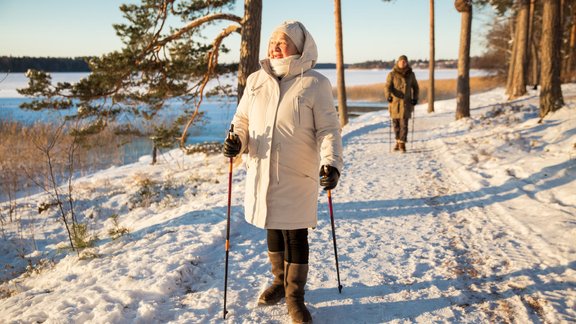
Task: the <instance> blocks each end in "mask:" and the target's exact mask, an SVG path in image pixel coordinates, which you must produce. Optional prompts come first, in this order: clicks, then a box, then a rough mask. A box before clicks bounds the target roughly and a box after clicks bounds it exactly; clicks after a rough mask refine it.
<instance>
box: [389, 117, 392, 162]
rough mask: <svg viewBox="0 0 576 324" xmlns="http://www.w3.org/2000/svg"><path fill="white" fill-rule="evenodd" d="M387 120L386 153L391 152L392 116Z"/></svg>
mask: <svg viewBox="0 0 576 324" xmlns="http://www.w3.org/2000/svg"><path fill="white" fill-rule="evenodd" d="M388 120H389V121H390V124H389V125H388V153H392V117H390V118H389V119H388Z"/></svg>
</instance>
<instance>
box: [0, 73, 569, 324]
mask: <svg viewBox="0 0 576 324" xmlns="http://www.w3.org/2000/svg"><path fill="white" fill-rule="evenodd" d="M563 93H564V98H565V100H566V101H567V106H566V107H564V108H562V109H561V110H560V111H558V112H556V113H553V114H551V115H550V116H547V117H546V118H545V119H544V120H543V122H542V123H540V124H539V123H538V111H537V110H538V94H537V93H536V92H530V93H529V94H528V95H527V96H525V97H522V98H520V99H518V100H515V101H512V102H507V101H506V96H505V95H504V91H503V89H496V90H493V91H490V92H487V93H483V94H478V95H473V96H472V97H471V103H472V110H471V113H472V118H469V119H464V120H460V121H455V120H454V112H455V106H456V104H455V100H446V101H438V102H436V104H435V108H436V113H434V114H427V113H425V111H426V108H427V107H426V105H419V106H417V108H416V109H417V114H416V120H415V131H414V132H413V133H411V134H410V137H409V138H410V139H412V141H411V143H409V144H408V152H407V153H406V154H400V153H390V152H389V149H390V144H391V143H390V141H389V138H390V137H389V136H390V134H389V127H388V126H389V119H388V114H387V113H385V112H374V113H367V114H364V115H362V116H360V117H357V118H355V119H352V120H351V122H350V124H349V125H348V126H346V127H345V128H344V130H343V140H344V145H345V146H344V148H345V155H344V156H345V162H346V165H345V170H344V172H343V174H342V178H341V182H340V184H339V186H338V187H337V188H336V189H334V190H333V192H332V196H333V201H334V216H335V219H336V236H337V243H338V256H339V266H340V278H341V282H342V285H343V286H344V288H343V290H342V293H341V294H339V293H338V289H337V279H336V271H335V264H334V253H333V246H332V236H331V228H330V221H329V214H328V207H327V198H326V195H325V194H324V193H321V195H320V198H319V204H320V208H319V210H320V212H319V215H318V217H319V224H318V227H317V228H316V229H313V230H310V234H309V238H310V248H311V253H310V265H311V267H310V273H309V281H308V285H307V291H306V302H307V305H308V307H309V309H310V311H311V313H312V316H313V318H314V322H315V323H382V322H391V323H404V322H421V323H431V322H458V323H479V322H516V323H529V322H546V323H568V322H575V321H576V289H575V288H576V195H575V192H576V190H575V189H576V182H575V180H576V131H575V130H576V116H575V112H576V84H569V85H564V86H563ZM227 180H228V165H227V162H226V159H225V158H223V157H222V156H219V155H204V154H195V155H190V156H186V155H183V154H182V153H181V152H180V151H178V150H175V151H170V152H168V153H166V154H164V155H163V156H162V158H161V159H160V161H159V163H158V164H157V165H155V166H151V165H150V158H148V157H143V158H141V159H140V161H138V162H137V163H133V164H129V165H125V166H121V167H113V168H110V169H107V170H102V171H100V172H98V173H95V174H92V175H89V176H86V177H83V178H79V179H77V180H76V182H75V189H74V193H75V196H76V198H75V201H76V206H77V212H78V214H79V215H80V219H81V220H82V221H85V222H87V223H88V224H89V228H90V230H91V233H93V234H97V235H98V237H99V238H100V240H99V241H98V242H97V244H96V246H95V247H93V248H90V249H87V250H85V251H84V252H83V253H82V255H81V257H80V258H79V257H78V256H77V255H76V254H74V253H72V252H70V251H67V250H63V247H64V246H66V243H67V239H66V236H65V232H64V230H63V227H62V225H61V224H60V222H59V221H57V214H56V209H55V208H51V209H49V210H48V211H47V212H44V213H43V214H40V215H39V214H38V212H37V208H36V206H37V205H38V204H39V203H41V202H44V201H47V198H46V197H45V196H44V195H42V194H37V195H33V196H29V197H26V198H25V199H21V200H18V201H17V202H16V203H17V206H18V214H17V217H18V219H20V220H21V223H18V222H14V223H5V224H4V225H3V231H2V241H1V244H0V250H1V253H0V255H1V257H0V263H1V269H0V271H1V272H0V277H1V278H2V279H3V280H5V281H4V282H3V283H2V284H1V285H0V298H1V299H0V322H2V323H20V322H46V323H85V322H88V323H206V322H222V310H223V292H224V256H225V252H224V242H225V235H226V201H227ZM244 182H245V171H244V168H243V166H240V167H239V168H237V169H235V170H234V177H233V192H232V219H231V239H230V241H231V248H230V263H229V265H230V268H229V271H228V290H227V293H228V295H227V309H228V311H229V314H228V315H227V317H226V320H225V321H224V322H227V323H284V322H288V320H289V317H288V315H287V311H286V308H285V305H284V302H281V303H280V304H279V305H277V306H269V307H256V306H255V303H256V298H257V296H258V295H259V293H260V292H261V291H262V290H263V289H264V288H265V287H266V285H267V284H269V283H270V282H271V278H270V275H269V264H268V262H267V256H266V240H265V231H263V230H260V229H257V228H255V227H253V226H251V225H249V224H247V223H246V222H245V221H244V219H243V209H242V197H243V192H244ZM7 207H8V206H7V205H6V204H3V205H0V212H1V215H2V216H4V217H5V218H6V217H7V216H6V215H7ZM114 215H117V216H114ZM114 218H116V219H117V220H118V225H114V223H113V219H114ZM18 224H21V225H22V226H20V227H19V226H17V225H18ZM115 227H122V228H126V229H129V234H128V235H125V236H122V237H120V238H118V239H115V240H112V239H111V238H110V235H109V234H108V231H109V230H110V229H113V228H115ZM32 239H33V240H32ZM35 246H36V248H34V247H35ZM18 254H20V255H25V256H26V258H28V259H30V260H31V262H32V264H33V265H35V267H34V269H32V268H29V270H28V271H26V272H25V273H24V274H22V275H15V274H18V273H21V272H22V271H23V270H24V268H25V267H26V265H27V263H26V261H25V260H24V259H23V258H22V257H19V256H18Z"/></svg>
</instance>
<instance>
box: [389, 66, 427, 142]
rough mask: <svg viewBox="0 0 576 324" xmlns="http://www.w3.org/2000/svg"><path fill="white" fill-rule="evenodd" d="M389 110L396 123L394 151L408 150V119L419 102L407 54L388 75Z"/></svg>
mask: <svg viewBox="0 0 576 324" xmlns="http://www.w3.org/2000/svg"><path fill="white" fill-rule="evenodd" d="M385 90H386V95H387V97H388V102H389V105H388V111H389V112H390V118H391V119H392V123H393V125H394V134H395V136H396V146H394V151H401V152H406V141H407V139H408V121H409V120H410V118H412V112H413V111H414V106H415V105H416V104H417V103H418V93H419V91H420V90H419V88H418V81H416V76H415V75H414V72H413V71H412V68H411V67H410V65H409V64H408V58H407V57H406V55H401V56H400V57H398V60H397V61H396V65H394V68H393V69H392V71H390V73H388V76H387V77H386V89H385Z"/></svg>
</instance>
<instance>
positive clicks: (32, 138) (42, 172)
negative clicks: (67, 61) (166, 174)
mask: <svg viewBox="0 0 576 324" xmlns="http://www.w3.org/2000/svg"><path fill="white" fill-rule="evenodd" d="M57 129H58V126H57V125H53V124H46V123H35V124H33V125H24V124H22V123H20V122H14V121H0V138H1V139H2V140H1V141H0V156H2V159H0V170H1V173H0V196H2V197H4V198H8V199H10V198H13V197H14V196H13V195H14V193H15V192H17V191H20V190H22V189H24V188H27V187H29V186H31V185H32V182H33V181H32V179H34V180H36V181H40V182H45V180H46V176H47V174H48V170H47V157H46V154H45V153H43V152H42V151H41V150H40V149H39V148H41V147H45V146H46V145H47V144H46V143H47V141H48V140H49V139H51V138H53V137H54V136H55V134H56V133H57ZM123 140H125V138H123V137H121V136H118V135H115V134H114V133H113V132H112V131H109V130H105V131H103V132H102V133H101V134H99V135H98V136H92V137H89V138H87V139H86V140H85V141H83V142H82V143H81V145H80V147H79V148H78V150H77V151H76V154H75V156H74V163H75V167H74V171H75V172H77V173H79V174H84V173H86V172H89V171H94V170H97V169H99V168H101V167H103V166H106V165H109V164H110V163H113V162H118V161H120V160H121V159H122V156H123V150H122V149H121V148H120V146H121V142H122V141H123ZM72 142H73V138H72V136H69V135H66V134H64V135H63V136H61V137H60V138H59V139H58V140H57V141H56V143H57V144H56V145H55V147H54V149H53V150H52V151H51V153H50V154H51V159H52V161H51V162H52V164H53V167H54V171H55V175H56V176H58V177H62V176H64V175H65V174H66V173H67V172H69V171H68V170H67V164H68V158H69V153H68V149H69V148H70V145H71V144H72Z"/></svg>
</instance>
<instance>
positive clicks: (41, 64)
mask: <svg viewBox="0 0 576 324" xmlns="http://www.w3.org/2000/svg"><path fill="white" fill-rule="evenodd" d="M89 59H91V57H74V58H70V57H29V56H24V57H13V56H0V72H5V73H6V72H14V73H17V72H20V73H22V72H26V71H27V70H28V69H34V70H40V71H45V72H90V69H89V68H88V63H86V61H87V60H89ZM394 63H395V61H394V60H390V61H366V62H362V63H353V64H345V65H344V66H345V68H347V69H391V68H392V67H394ZM490 63H492V64H493V62H488V61H486V60H483V59H482V58H480V57H472V58H471V62H470V65H471V66H470V67H471V68H473V69H487V70H490V69H492V68H495V67H494V66H490ZM410 64H411V66H412V68H417V69H426V68H428V60H420V59H418V60H411V61H410ZM234 66H237V63H235V64H231V68H232V69H234ZM457 67H458V61H457V60H437V61H436V68H437V69H456V68H457ZM315 68H316V69H335V68H336V64H334V63H317V64H316V66H315Z"/></svg>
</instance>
